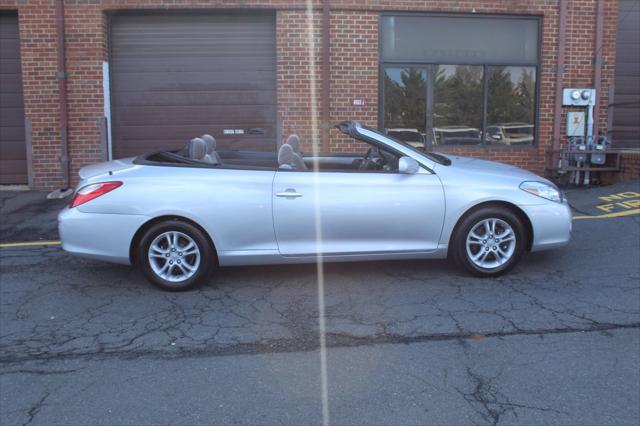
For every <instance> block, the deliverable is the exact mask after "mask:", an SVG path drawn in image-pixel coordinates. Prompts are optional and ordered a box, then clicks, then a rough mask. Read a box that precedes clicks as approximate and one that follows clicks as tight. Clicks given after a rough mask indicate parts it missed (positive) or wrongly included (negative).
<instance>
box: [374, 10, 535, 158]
mask: <svg viewBox="0 0 640 426" xmlns="http://www.w3.org/2000/svg"><path fill="white" fill-rule="evenodd" d="M384 16H423V17H431V18H434V17H435V18H437V17H443V18H444V17H454V18H467V19H481V18H491V19H509V20H514V19H516V20H517V19H522V20H535V21H537V24H538V38H537V43H538V45H537V49H536V50H537V52H536V53H537V55H536V56H537V61H536V62H534V63H529V62H522V63H502V62H492V61H488V62H480V61H467V62H457V63H437V62H415V61H403V60H398V61H395V60H383V58H382V43H378V129H379V130H380V131H382V132H384V131H385V123H384V100H385V99H384V78H383V76H384V74H383V73H384V72H385V69H386V68H423V69H425V70H426V71H427V78H428V82H427V85H426V86H427V87H426V94H425V95H426V107H425V114H426V117H425V123H426V126H427V129H426V130H428V129H429V123H431V124H433V123H432V122H433V84H432V81H431V80H432V76H433V68H434V66H438V65H462V66H482V129H481V130H482V139H481V143H480V144H478V145H450V147H452V148H458V149H465V150H469V149H471V150H473V149H478V148H479V149H484V150H489V149H499V150H504V149H507V150H531V149H537V148H538V145H539V144H540V142H539V140H538V135H539V128H540V86H541V84H540V75H541V70H540V68H541V63H542V30H543V16H541V15H509V14H468V13H446V12H443V13H438V12H430V13H425V12H417V13H416V12H381V13H380V14H379V21H378V22H380V20H381V19H382V18H383V17H384ZM378 40H382V25H380V24H378ZM489 67H533V68H535V77H536V87H535V94H534V98H535V108H534V119H533V126H534V128H533V142H532V143H531V144H528V145H515V146H513V145H487V144H486V143H485V138H484V135H485V133H486V129H487V127H488V126H487V106H488V100H489V99H488V97H489V85H488V68H489ZM431 129H433V125H431ZM426 133H427V137H426V141H425V145H426V149H427V150H429V151H430V150H431V149H432V148H433V143H432V142H433V141H432V139H433V134H432V133H433V132H432V131H431V132H429V131H427V132H426Z"/></svg>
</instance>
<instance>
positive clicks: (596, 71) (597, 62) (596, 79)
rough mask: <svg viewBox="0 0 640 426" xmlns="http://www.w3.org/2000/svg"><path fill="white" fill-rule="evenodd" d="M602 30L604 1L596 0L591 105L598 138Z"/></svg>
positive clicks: (596, 137) (594, 129)
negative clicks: (592, 97)
mask: <svg viewBox="0 0 640 426" xmlns="http://www.w3.org/2000/svg"><path fill="white" fill-rule="evenodd" d="M603 31H604V1H603V0H598V8H597V10H596V46H595V50H596V54H595V59H594V67H593V87H594V88H595V89H596V104H595V105H594V107H593V137H594V139H595V140H594V142H593V143H596V142H597V140H598V136H599V134H598V132H599V129H598V127H599V124H600V90H601V89H602V81H601V80H602V37H603V34H602V33H603Z"/></svg>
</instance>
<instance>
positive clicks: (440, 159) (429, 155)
mask: <svg viewBox="0 0 640 426" xmlns="http://www.w3.org/2000/svg"><path fill="white" fill-rule="evenodd" d="M361 128H363V129H365V130H368V131H370V132H373V133H375V134H377V135H380V136H382V137H384V138H387V139H390V140H392V141H394V142H396V143H398V144H400V145H402V146H403V147H405V148H407V149H410V150H411V151H413V152H415V153H417V154H420V155H422V156H423V157H427V158H428V159H429V160H431V161H435V162H436V163H438V164H443V165H445V166H448V165H449V164H451V160H449V159H448V158H447V157H445V156H444V155H440V154H435V153H433V152H427V151H426V150H422V149H418V148H416V147H415V146H413V145H411V144H409V143H407V142H404V141H401V140H399V139H396V138H394V137H393V136H390V135H387V134H385V133H383V132H381V131H380V130H378V129H374V128H372V127H367V126H361Z"/></svg>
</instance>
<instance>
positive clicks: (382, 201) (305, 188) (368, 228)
mask: <svg viewBox="0 0 640 426" xmlns="http://www.w3.org/2000/svg"><path fill="white" fill-rule="evenodd" d="M444 211H445V205H444V192H443V189H442V184H441V183H440V180H439V179H438V177H437V176H436V175H435V174H433V173H431V172H429V171H427V170H425V169H422V168H421V169H420V171H419V172H418V173H415V174H402V173H393V172H359V171H354V172H340V171H318V172H313V171H295V170H278V171H277V172H276V176H275V178H274V183H273V220H274V228H275V232H276V239H277V242H278V249H279V251H280V253H281V254H282V255H283V256H304V255H312V254H315V253H323V254H325V255H339V254H369V253H398V252H428V251H432V250H434V249H436V247H437V245H438V241H439V238H440V233H441V231H442V225H443V220H444Z"/></svg>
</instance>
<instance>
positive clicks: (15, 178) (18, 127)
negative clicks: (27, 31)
mask: <svg viewBox="0 0 640 426" xmlns="http://www.w3.org/2000/svg"><path fill="white" fill-rule="evenodd" d="M25 183H27V149H26V141H25V133H24V100H23V97H22V72H21V68H20V37H19V31H18V15H17V14H15V13H6V12H0V184H25Z"/></svg>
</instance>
